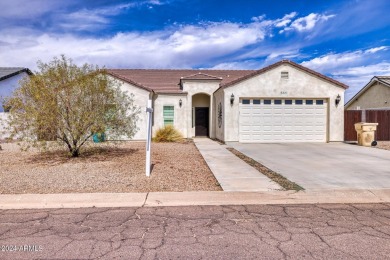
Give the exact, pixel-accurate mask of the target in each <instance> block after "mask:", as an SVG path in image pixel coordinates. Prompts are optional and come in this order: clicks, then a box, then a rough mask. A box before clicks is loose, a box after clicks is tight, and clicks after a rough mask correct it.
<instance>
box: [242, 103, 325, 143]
mask: <svg viewBox="0 0 390 260" xmlns="http://www.w3.org/2000/svg"><path fill="white" fill-rule="evenodd" d="M327 111H328V100H327V99H319V98H304V99H303V98H302V99H288V98H284V99H282V98H242V99H241V100H240V102H239V141H240V142H251V143H253V142H263V143H264V142H326V141H327V122H328V119H327V114H328V113H327Z"/></svg>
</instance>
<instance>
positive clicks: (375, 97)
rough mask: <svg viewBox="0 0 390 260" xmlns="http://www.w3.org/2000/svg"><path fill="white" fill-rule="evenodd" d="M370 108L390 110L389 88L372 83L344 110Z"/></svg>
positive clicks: (378, 83)
mask: <svg viewBox="0 0 390 260" xmlns="http://www.w3.org/2000/svg"><path fill="white" fill-rule="evenodd" d="M370 108H390V87H388V86H385V85H383V84H381V83H380V82H376V83H374V84H373V85H372V86H371V87H369V88H368V89H367V90H366V91H364V92H363V93H362V94H361V95H360V96H359V97H358V98H357V100H355V101H353V102H352V103H351V104H350V105H349V106H348V107H346V110H360V109H370Z"/></svg>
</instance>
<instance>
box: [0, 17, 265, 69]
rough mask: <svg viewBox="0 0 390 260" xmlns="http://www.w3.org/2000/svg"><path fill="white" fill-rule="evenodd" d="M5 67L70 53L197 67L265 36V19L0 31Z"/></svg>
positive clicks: (85, 58)
mask: <svg viewBox="0 0 390 260" xmlns="http://www.w3.org/2000/svg"><path fill="white" fill-rule="evenodd" d="M0 33H1V34H2V35H4V37H3V38H2V44H1V45H0V66H24V67H30V68H35V63H36V61H37V60H38V59H41V60H43V61H48V60H50V59H51V58H52V57H53V56H58V55H60V54H65V55H66V56H68V57H70V58H73V59H74V60H75V62H79V63H82V62H88V63H95V64H99V65H106V66H108V67H142V68H146V67H154V68H156V67H170V68H172V67H192V66H197V65H199V64H204V63H205V62H207V61H211V60H212V59H214V58H218V57H222V56H224V55H228V54H230V53H234V52H236V51H238V50H240V49H242V48H244V47H246V46H249V45H252V44H255V43H258V42H260V41H262V40H263V39H264V37H265V31H264V28H263V27H262V25H261V24H259V23H250V24H246V25H245V24H244V25H242V24H236V23H205V24H202V25H196V26H195V25H187V26H181V27H177V28H171V29H169V30H162V31H155V32H150V33H118V34H116V35H115V36H113V37H110V38H101V39H99V38H86V37H78V36H75V35H70V34H66V35H53V34H47V33H45V34H40V33H39V32H33V31H23V30H14V29H12V30H10V31H7V32H6V31H0Z"/></svg>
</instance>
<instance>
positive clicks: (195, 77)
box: [181, 72, 222, 80]
mask: <svg viewBox="0 0 390 260" xmlns="http://www.w3.org/2000/svg"><path fill="white" fill-rule="evenodd" d="M181 79H187V80H222V78H221V77H216V76H211V75H208V74H205V73H201V72H198V73H196V74H194V75H191V76H187V77H182V78H181Z"/></svg>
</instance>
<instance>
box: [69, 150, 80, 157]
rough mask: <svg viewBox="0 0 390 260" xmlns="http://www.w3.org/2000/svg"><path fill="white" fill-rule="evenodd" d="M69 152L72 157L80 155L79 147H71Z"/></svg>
mask: <svg viewBox="0 0 390 260" xmlns="http://www.w3.org/2000/svg"><path fill="white" fill-rule="evenodd" d="M71 153H72V157H79V155H80V152H79V149H73V150H72V151H71Z"/></svg>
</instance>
